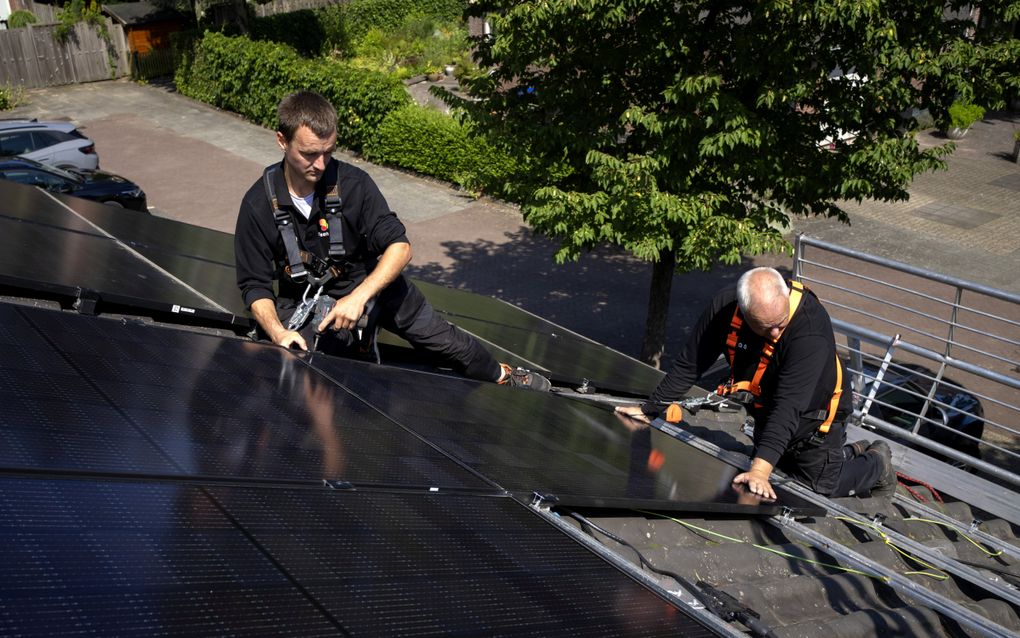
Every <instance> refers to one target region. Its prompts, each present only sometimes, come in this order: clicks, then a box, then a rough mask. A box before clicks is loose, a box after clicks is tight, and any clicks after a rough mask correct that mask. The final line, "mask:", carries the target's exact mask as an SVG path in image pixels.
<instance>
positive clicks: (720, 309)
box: [644, 286, 851, 466]
mask: <svg viewBox="0 0 1020 638" xmlns="http://www.w3.org/2000/svg"><path fill="white" fill-rule="evenodd" d="M736 307H737V295H736V287H735V286H730V287H727V288H725V289H723V290H722V291H720V292H719V293H718V294H717V295H716V296H715V298H714V299H713V300H712V303H711V305H710V306H709V307H708V308H707V309H706V310H705V312H704V313H703V314H702V315H701V318H700V319H699V320H698V323H697V324H696V325H695V326H694V330H693V332H692V333H691V336H690V338H689V339H688V341H687V344H686V345H685V346H684V348H683V350H681V352H680V354H679V356H677V358H676V361H675V362H674V363H673V367H672V368H671V369H670V371H669V373H668V374H667V375H666V377H665V378H664V379H663V380H662V381H661V382H660V383H659V385H658V387H657V388H656V389H655V391H654V392H653V393H652V395H651V396H650V397H649V400H648V402H647V403H646V404H645V406H644V407H645V409H646V410H647V411H650V412H651V411H657V410H658V409H659V408H658V407H657V406H661V405H662V402H668V401H674V400H677V399H680V398H681V397H683V396H684V394H685V393H687V392H688V391H689V390H690V389H691V386H693V385H694V382H695V381H696V380H697V379H698V377H699V376H700V375H701V374H702V373H703V372H705V370H707V369H708V368H709V367H710V366H711V365H712V364H713V363H715V361H716V360H717V359H718V358H719V355H720V354H722V353H723V351H724V350H725V347H726V337H727V336H728V335H729V333H730V331H731V330H732V328H731V327H730V321H731V320H732V319H733V312H734V310H735V309H736ZM765 339H766V338H765V337H760V336H758V335H756V334H755V333H754V332H753V331H752V330H751V329H750V327H748V325H747V322H746V321H744V322H743V325H742V326H741V329H740V332H739V333H738V342H737V347H736V351H735V360H734V365H733V371H734V372H735V375H734V379H736V380H738V381H739V380H742V379H746V380H747V379H751V377H752V376H753V375H754V371H755V370H756V369H757V367H758V362H759V361H760V359H761V349H762V345H764V342H765ZM835 386H836V343H835V340H834V337H833V333H832V322H831V321H830V319H829V314H828V313H827V312H826V311H825V308H823V307H822V304H821V302H819V301H818V299H817V298H816V297H815V296H814V294H813V293H811V292H810V291H807V290H805V291H804V294H803V297H802V299H801V302H800V306H799V307H798V308H797V310H796V312H795V313H794V315H793V318H792V319H791V320H790V323H789V324H788V325H787V327H786V329H785V330H784V331H783V334H782V336H780V338H779V341H778V343H777V344H776V348H775V352H774V354H773V357H772V362H771V363H770V364H769V367H768V368H767V370H766V372H765V375H764V376H763V377H762V380H761V397H760V402H761V403H762V408H761V409H759V410H755V411H754V412H753V413H752V414H753V416H754V417H755V423H756V427H755V454H754V455H755V456H756V457H758V458H761V459H762V460H764V461H767V462H768V463H770V464H772V465H773V466H775V465H777V464H778V463H779V459H780V457H782V456H783V454H784V453H785V452H786V451H787V450H789V449H790V446H791V445H793V444H796V443H798V442H800V441H803V440H805V439H807V438H809V437H810V436H811V435H812V434H813V433H814V432H815V431H816V430H817V428H818V426H819V424H820V423H821V419H817V418H811V417H813V416H817V413H818V411H825V410H827V409H828V407H829V402H830V401H831V399H832V394H833V390H834V389H835ZM850 401H851V400H850V391H849V387H848V378H847V375H844V376H843V394H842V396H841V397H840V401H839V411H838V413H837V418H836V420H835V421H834V422H833V424H832V427H831V429H830V432H829V435H828V436H827V437H826V447H835V446H837V445H842V443H843V439H844V438H845V430H844V428H843V425H842V423H840V421H839V419H840V417H842V416H843V415H846V414H848V413H849V412H850V410H851V402H850Z"/></svg>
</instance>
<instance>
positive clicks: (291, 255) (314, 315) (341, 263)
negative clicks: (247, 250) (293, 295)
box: [262, 164, 380, 363]
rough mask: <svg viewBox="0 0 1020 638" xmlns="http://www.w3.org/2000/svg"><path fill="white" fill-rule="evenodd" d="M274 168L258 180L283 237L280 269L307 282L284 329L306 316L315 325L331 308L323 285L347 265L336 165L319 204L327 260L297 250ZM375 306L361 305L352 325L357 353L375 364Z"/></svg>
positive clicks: (301, 322)
mask: <svg viewBox="0 0 1020 638" xmlns="http://www.w3.org/2000/svg"><path fill="white" fill-rule="evenodd" d="M277 170H279V169H278V167H277V166H276V165H273V166H269V167H267V168H266V170H265V171H263V173H262V182H263V184H264V185H265V189H266V196H267V197H268V198H269V206H270V207H271V208H272V210H273V221H274V222H275V223H276V228H277V230H279V232H280V237H281V238H282V239H283V246H284V248H285V249H286V251H287V265H286V266H284V268H283V272H284V274H286V275H287V276H288V277H290V279H291V280H292V281H294V282H297V283H307V287H306V288H305V294H304V296H303V297H302V299H301V302H300V303H299V304H298V306H297V308H296V309H295V311H294V314H292V315H291V318H290V320H289V321H288V323H287V329H288V330H299V329H300V328H301V327H302V326H303V325H305V324H306V323H307V322H308V320H309V319H312V320H313V321H314V322H315V324H318V323H319V322H321V321H322V319H323V318H324V317H325V315H326V314H327V313H328V312H329V309H330V308H332V307H333V300H332V299H331V298H330V297H329V296H328V295H327V296H325V297H323V296H322V295H323V291H325V289H326V284H328V283H329V282H330V281H332V280H334V279H339V278H340V277H341V276H342V275H343V274H344V272H345V270H346V269H347V267H348V265H349V262H348V260H347V249H346V248H344V229H343V198H342V197H341V196H340V165H339V164H337V171H336V183H335V184H334V185H333V186H331V187H330V188H329V190H328V191H327V192H326V197H325V201H324V203H323V204H324V207H323V220H322V221H320V229H321V230H327V229H328V230H329V257H328V258H327V259H323V258H322V257H319V256H318V255H316V254H314V253H311V252H309V251H307V250H302V249H301V243H300V242H299V241H298V236H297V231H296V230H295V229H294V226H295V224H294V217H293V213H289V212H287V211H285V210H283V209H281V208H280V201H279V199H278V198H277V196H276V186H275V184H274V182H275V180H276V172H277ZM321 224H325V225H326V228H322V227H321ZM312 290H315V294H314V296H312V297H311V298H309V296H308V294H309V293H310V292H311V291H312ZM320 298H321V301H320ZM379 309H380V306H379V304H377V303H375V299H370V300H369V301H368V303H367V304H365V312H364V314H363V315H362V316H361V318H360V319H358V322H357V325H356V326H355V327H354V332H355V334H356V335H357V346H358V352H359V354H361V355H362V356H363V357H366V358H369V359H370V360H373V361H375V362H376V363H378V362H379V351H378V349H377V347H376V345H375V333H376V332H377V323H378V317H379ZM318 339H319V337H318V334H316V337H315V345H314V346H313V347H312V349H313V350H315V349H317V346H318Z"/></svg>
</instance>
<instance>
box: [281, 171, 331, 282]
mask: <svg viewBox="0 0 1020 638" xmlns="http://www.w3.org/2000/svg"><path fill="white" fill-rule="evenodd" d="M276 170H277V167H276V165H275V164H274V165H273V166H269V167H267V168H266V170H265V171H263V173H262V181H263V184H264V185H265V189H266V195H267V196H268V197H269V205H270V206H271V207H272V209H273V221H274V222H275V223H276V228H277V229H278V230H279V231H280V237H281V238H282V239H283V247H284V249H286V251H287V266H286V267H285V268H284V271H285V272H286V273H287V275H288V276H290V278H291V279H293V280H294V281H302V280H303V279H306V278H309V275H308V270H307V268H306V267H305V265H306V264H312V263H314V262H315V261H316V260H318V259H319V258H318V257H317V256H315V255H313V254H312V253H310V252H308V251H304V250H301V244H300V242H299V241H298V237H297V231H296V230H295V228H294V219H293V217H292V215H291V213H288V212H286V211H284V210H283V209H281V208H280V202H279V199H278V198H277V196H276V186H275V184H274V181H275V177H276ZM342 205H343V198H342V197H341V196H340V165H339V163H338V164H337V172H336V183H335V184H333V185H332V186H331V187H330V188H329V191H328V192H327V193H326V197H325V210H324V211H323V216H324V217H325V226H326V227H327V228H328V230H329V267H328V269H327V272H326V273H324V274H323V275H322V276H320V277H315V278H314V279H315V283H316V284H319V285H321V284H323V283H325V282H326V281H328V280H329V278H332V277H339V276H340V273H341V271H342V269H341V268H340V267H339V266H338V265H337V264H340V263H342V262H343V261H344V258H345V257H346V256H347V249H346V248H344V229H343V211H342ZM324 230H325V229H324ZM327 275H329V277H327Z"/></svg>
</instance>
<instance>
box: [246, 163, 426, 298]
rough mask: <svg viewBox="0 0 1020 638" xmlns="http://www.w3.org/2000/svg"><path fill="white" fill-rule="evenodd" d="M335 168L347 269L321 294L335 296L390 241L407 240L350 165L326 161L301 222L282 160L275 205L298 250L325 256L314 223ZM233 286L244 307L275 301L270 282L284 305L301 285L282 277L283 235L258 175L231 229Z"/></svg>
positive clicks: (322, 234)
mask: <svg viewBox="0 0 1020 638" xmlns="http://www.w3.org/2000/svg"><path fill="white" fill-rule="evenodd" d="M338 169H339V180H340V197H341V215H342V216H343V238H344V249H345V250H346V253H347V260H348V261H349V262H350V264H349V267H348V268H347V269H346V270H345V273H344V275H343V276H342V277H340V278H339V279H336V280H334V281H332V282H330V284H329V285H328V287H327V290H326V292H327V293H328V294H329V295H330V296H333V297H336V298H339V297H342V296H344V295H346V294H348V293H349V292H350V291H351V290H353V289H354V287H355V286H357V285H358V284H359V283H361V281H363V280H364V279H365V276H366V275H367V274H368V273H369V272H371V271H372V269H373V268H375V265H376V263H377V262H378V259H379V256H380V255H382V253H383V252H385V250H386V248H387V247H388V246H389V245H391V244H395V243H408V241H407V236H406V231H405V229H404V225H403V224H402V223H401V221H400V220H399V219H398V218H397V216H396V214H394V213H393V212H392V211H391V210H390V208H389V206H388V205H387V203H386V200H385V198H383V196H382V193H380V192H379V188H378V187H377V186H376V185H375V182H374V181H372V178H371V177H369V176H368V174H367V173H366V172H365V171H363V170H361V169H360V168H356V167H354V166H351V165H350V164H347V163H344V162H340V161H338V160H336V159H335V158H334V159H331V160H330V162H329V163H328V164H327V166H326V169H325V170H324V171H323V174H322V178H321V179H320V180H319V182H318V183H317V184H316V186H315V198H314V199H313V202H312V211H311V214H310V216H309V218H308V219H307V220H306V219H305V218H304V216H303V215H301V214H300V213H299V212H298V211H297V210H296V209H295V207H294V204H293V202H292V201H291V199H290V196H289V193H288V190H287V182H286V181H285V180H284V176H283V163H282V162H281V163H280V164H279V165H278V166H277V170H276V172H275V174H274V177H275V181H274V182H273V184H274V186H273V188H274V190H275V191H276V196H277V199H278V202H279V206H280V209H281V210H283V211H285V212H287V213H289V214H290V216H291V218H292V220H293V222H294V227H295V233H296V234H297V237H298V242H299V243H300V245H301V248H302V249H303V250H306V251H308V252H310V253H313V254H316V255H318V256H320V257H326V256H328V255H329V231H328V230H325V231H324V230H323V228H322V227H321V225H320V223H321V221H322V220H323V219H324V218H323V214H322V210H323V206H324V198H325V195H326V192H327V191H328V190H329V189H330V187H331V186H333V184H336V183H337V177H338V172H337V171H338ZM234 254H235V258H236V267H237V285H238V287H239V288H240V289H241V296H242V298H243V299H244V303H245V305H246V306H248V307H250V306H251V304H252V302H254V301H256V300H258V299H275V298H277V294H276V293H274V290H273V282H274V281H277V280H278V281H279V298H280V299H281V301H283V302H284V303H287V302H294V301H295V300H300V299H301V295H302V294H303V293H304V290H305V284H303V283H294V282H292V281H291V280H290V279H289V278H288V277H286V276H282V269H283V266H284V265H286V263H287V252H286V249H285V248H284V245H283V238H282V237H281V235H280V231H279V229H278V228H277V226H276V222H275V220H274V219H273V210H272V205H271V204H270V202H269V197H268V196H267V194H266V189H265V185H264V184H263V180H262V179H261V178H260V179H259V180H258V181H257V182H255V183H254V184H253V185H252V187H251V188H249V189H248V192H247V193H245V196H244V199H242V200H241V210H240V212H239V213H238V216H237V227H236V229H235V232H234Z"/></svg>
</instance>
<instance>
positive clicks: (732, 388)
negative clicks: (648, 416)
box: [715, 281, 843, 438]
mask: <svg viewBox="0 0 1020 638" xmlns="http://www.w3.org/2000/svg"><path fill="white" fill-rule="evenodd" d="M804 290H805V288H804V284H802V283H800V282H799V281H792V282H790V316H789V319H790V321H792V320H793V314H794V313H795V312H797V308H798V307H799V306H800V301H801V299H802V298H803V297H804ZM743 325H744V317H743V315H741V313H740V306H739V305H738V306H737V307H736V309H734V310H733V318H732V319H731V320H730V334H729V335H728V336H727V337H726V358H727V359H728V360H729V362H730V379H729V381H727V382H726V383H724V384H723V385H721V386H719V388H718V389H717V390H716V391H715V392H716V394H719V395H721V396H728V395H731V394H734V393H737V392H750V393H751V394H752V395H753V396H754V398H755V403H754V407H756V408H761V407H762V404H761V403H759V402H758V400H759V399H760V397H761V379H762V377H763V376H765V370H766V369H767V368H768V367H769V364H770V363H771V362H772V355H773V353H775V351H776V344H777V343H779V340H780V339H781V338H782V337H783V333H779V336H778V337H776V338H775V339H769V338H766V339H765V343H764V344H763V345H762V348H761V357H760V358H759V360H758V368H757V369H756V370H755V371H754V375H753V376H752V377H751V380H750V381H734V379H733V369H734V368H733V362H734V360H735V359H736V356H737V342H738V340H739V337H738V334H739V333H740V328H741V327H742V326H743ZM787 325H789V324H787ZM784 331H785V329H784ZM842 394H843V366H842V364H840V362H839V355H836V388H835V390H833V393H832V399H830V400H829V409H828V411H821V410H819V411H818V413H816V414H818V416H817V418H822V417H824V418H825V420H824V421H822V424H821V425H820V426H818V432H817V433H816V436H818V437H819V438H821V437H824V436H825V435H826V434H828V433H829V427H830V426H831V425H832V422H833V420H834V419H835V418H836V409H837V408H838V406H839V398H840V396H841V395H842Z"/></svg>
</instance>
